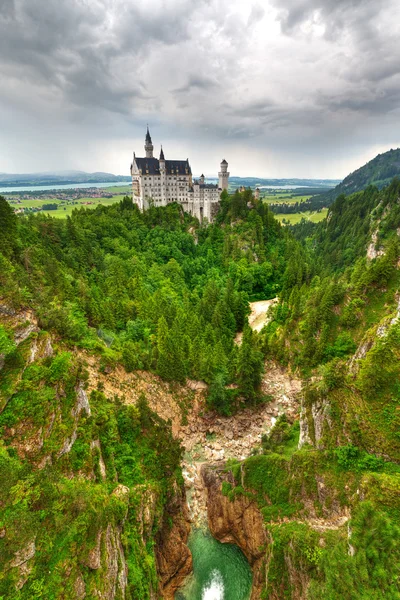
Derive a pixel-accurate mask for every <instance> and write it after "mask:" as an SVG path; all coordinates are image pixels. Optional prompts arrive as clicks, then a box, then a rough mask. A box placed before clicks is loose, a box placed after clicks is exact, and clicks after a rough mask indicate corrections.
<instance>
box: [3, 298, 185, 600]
mask: <svg viewBox="0 0 400 600" xmlns="http://www.w3.org/2000/svg"><path fill="white" fill-rule="evenodd" d="M0 308H2V310H1V311H0V313H1V320H2V323H3V324H4V326H5V331H6V336H7V344H8V350H9V351H8V354H7V355H4V354H3V355H1V356H0V379H1V385H0V434H1V437H2V442H0V564H1V565H3V567H4V569H3V574H4V576H3V577H2V578H1V579H0V597H4V598H13V597H16V596H17V595H18V598H20V599H21V600H28V599H30V598H32V597H37V596H36V593H37V592H38V590H39V588H40V594H41V596H42V595H43V597H52V598H55V599H57V600H72V599H74V600H75V599H79V600H83V599H84V598H102V599H104V600H124V599H125V598H129V599H130V600H150V599H152V600H153V599H155V598H166V599H171V600H172V598H173V595H174V591H175V589H176V588H177V587H178V586H179V585H180V583H181V582H182V580H183V578H184V577H185V576H186V575H187V574H188V573H189V572H190V570H191V555H190V551H189V549H188V548H187V546H186V540H187V537H188V533H189V523H188V518H187V508H186V501H185V493H184V488H183V486H182V485H181V484H180V483H178V479H177V473H179V466H180V460H181V450H180V445H179V442H177V441H175V440H174V439H173V438H172V435H171V427H170V426H169V425H168V424H167V423H165V421H163V420H162V419H161V418H159V417H158V415H157V414H155V413H154V412H153V411H152V410H151V408H150V407H149V405H148V404H147V403H146V402H145V400H142V401H141V403H139V402H138V405H137V406H136V405H132V406H126V405H124V404H123V403H121V402H117V401H116V399H115V397H113V396H112V395H111V394H110V395H108V394H107V395H106V394H105V393H103V392H102V391H99V390H100V389H102V387H103V386H102V385H101V383H102V380H101V379H100V377H99V378H98V382H97V383H98V384H99V385H96V370H95V369H94V368H92V369H91V373H90V376H91V381H92V382H93V385H92V387H89V386H88V375H89V374H88V372H87V369H86V367H87V364H86V363H85V361H84V360H83V359H82V357H81V356H80V355H79V354H78V353H74V354H73V353H72V352H71V351H70V350H69V349H68V348H67V347H66V346H65V345H63V343H62V342H60V340H57V338H55V337H53V336H51V335H50V334H48V333H46V332H44V331H41V330H40V328H39V326H38V323H37V321H36V319H35V317H34V315H33V314H32V313H30V312H27V311H25V312H21V313H16V312H15V311H13V310H11V309H10V310H9V311H8V312H7V311H6V310H5V309H4V307H1V306H0ZM154 546H155V550H153V548H154ZM48 565H52V567H51V569H49V566H48Z"/></svg>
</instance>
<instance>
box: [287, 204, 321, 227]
mask: <svg viewBox="0 0 400 600" xmlns="http://www.w3.org/2000/svg"><path fill="white" fill-rule="evenodd" d="M327 214H328V209H327V208H323V209H322V210H321V211H319V212H317V211H312V212H311V211H306V212H301V213H300V212H299V213H292V214H277V215H275V217H276V218H277V219H278V221H280V222H281V223H282V224H283V225H296V223H300V221H301V219H303V218H304V219H307V220H308V221H312V223H319V222H320V221H322V220H323V219H325V217H326V215H327Z"/></svg>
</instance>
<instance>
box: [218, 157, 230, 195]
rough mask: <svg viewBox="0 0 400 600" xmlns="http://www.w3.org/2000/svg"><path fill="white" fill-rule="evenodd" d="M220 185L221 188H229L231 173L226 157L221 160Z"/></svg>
mask: <svg viewBox="0 0 400 600" xmlns="http://www.w3.org/2000/svg"><path fill="white" fill-rule="evenodd" d="M218 181H219V183H218V187H219V189H220V190H227V189H228V181H229V173H228V163H227V162H226V160H225V159H223V161H222V162H221V171H220V172H219V173H218Z"/></svg>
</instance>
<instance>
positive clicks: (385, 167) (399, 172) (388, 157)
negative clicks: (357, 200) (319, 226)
mask: <svg viewBox="0 0 400 600" xmlns="http://www.w3.org/2000/svg"><path fill="white" fill-rule="evenodd" d="M399 176H400V148H397V149H396V150H389V151H388V152H385V153H384V154H378V156H376V157H375V158H374V159H372V160H370V161H369V162H368V163H367V164H366V165H364V166H362V167H360V168H359V169H357V170H356V171H354V172H353V173H350V175H347V177H345V179H343V181H342V182H341V183H339V184H338V185H336V187H334V188H333V189H332V190H328V191H325V190H324V191H323V192H322V193H321V194H317V195H314V196H313V197H312V198H310V199H309V200H306V201H305V202H302V203H301V204H298V205H296V206H295V205H292V206H291V205H280V204H275V205H274V206H273V207H272V208H273V211H274V212H275V213H280V212H283V213H291V212H306V211H309V210H312V211H314V210H320V209H322V208H324V207H328V206H330V205H331V204H332V203H333V202H334V201H335V200H336V198H337V197H338V196H340V195H341V194H344V195H345V196H348V195H350V194H354V193H355V192H361V191H363V190H365V189H366V188H367V187H368V186H370V185H373V186H375V187H376V188H378V189H379V190H380V189H383V188H384V187H387V186H388V185H389V184H390V183H391V181H392V179H393V178H394V177H399Z"/></svg>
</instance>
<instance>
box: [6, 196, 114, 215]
mask: <svg viewBox="0 0 400 600" xmlns="http://www.w3.org/2000/svg"><path fill="white" fill-rule="evenodd" d="M113 191H114V190H113ZM124 195H125V194H118V195H115V196H113V197H112V198H79V200H70V201H67V200H59V199H57V198H40V199H38V200H34V199H30V200H21V201H20V202H18V203H17V202H16V201H15V200H14V201H13V199H12V197H10V196H8V197H7V196H6V199H7V200H8V201H9V202H10V204H11V206H12V207H13V208H39V207H41V206H43V205H44V204H57V205H58V208H57V209H56V210H43V211H41V212H43V214H46V215H50V216H52V217H57V218H59V219H65V218H66V217H67V216H68V215H71V214H72V211H73V210H75V209H76V208H78V209H79V208H89V209H92V208H96V206H99V205H100V204H103V205H104V206H109V205H110V204H115V202H120V201H121V200H122V199H123V197H124Z"/></svg>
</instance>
